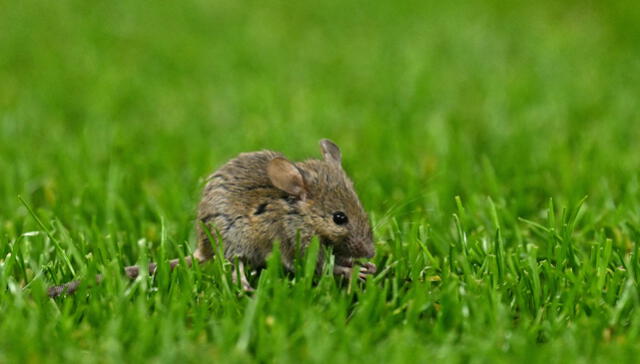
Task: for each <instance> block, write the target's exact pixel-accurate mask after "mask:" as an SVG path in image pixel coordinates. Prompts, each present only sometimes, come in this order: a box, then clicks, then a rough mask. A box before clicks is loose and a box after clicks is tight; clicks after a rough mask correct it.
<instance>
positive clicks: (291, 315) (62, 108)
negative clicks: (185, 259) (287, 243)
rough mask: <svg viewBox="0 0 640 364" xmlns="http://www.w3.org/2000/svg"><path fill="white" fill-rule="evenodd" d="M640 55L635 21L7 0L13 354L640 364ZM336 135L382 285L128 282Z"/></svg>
mask: <svg viewBox="0 0 640 364" xmlns="http://www.w3.org/2000/svg"><path fill="white" fill-rule="evenodd" d="M178 4H179V5H178ZM639 57H640V6H638V4H637V2H628V3H625V2H619V1H616V2H611V3H606V4H605V3H602V4H601V3H600V2H595V1H594V2H583V1H575V2H572V1H569V2H556V1H543V2H535V3H531V4H530V3H510V4H507V3H503V2H498V1H483V2H474V1H457V0H454V1H451V2H449V1H429V2H415V3H414V2H406V1H398V2H370V1H326V2H315V1H314V2H311V1H309V2H307V1H301V2H293V1H279V2H271V1H269V2H264V1H249V2H240V1H182V2H178V3H177V4H176V5H169V4H166V3H165V2H160V3H158V2H134V1H131V2H86V1H67V0H65V1H54V2H42V1H39V2H36V1H31V0H26V1H3V2H0V362H1V363H15V362H44V361H53V362H69V361H71V362H86V361H97V362H121V361H128V362H137V361H151V362H176V361H178V360H181V361H182V360H186V361H191V362H196V361H205V362H207V361H224V362H235V361H238V362H246V361H262V362H264V361H277V362H292V363H295V362H299V361H300V360H306V361H311V362H327V361H335V362H351V361H359V362H364V363H367V362H399V363H402V362H428V361H435V362H490V363H495V362H504V361H517V362H522V361H527V362H545V363H549V362H563V363H564V362H585V361H598V362H618V361H629V362H633V361H635V360H637V357H638V355H640V344H639V342H640V288H639V286H638V280H639V279H640V257H639V253H640V251H639V249H640V246H639V244H640V150H639V149H638V145H639V144H638V141H639V140H640V119H639V116H638V100H640V62H639V61H638V59H640V58H639ZM323 137H328V138H331V139H333V140H334V141H336V142H337V143H338V144H339V145H340V146H341V147H342V150H343V154H344V164H345V167H346V169H347V170H348V172H349V174H350V175H351V176H352V178H353V179H354V181H355V183H356V188H357V190H358V192H359V195H360V198H361V200H362V201H363V204H364V205H365V207H366V208H367V210H368V211H370V213H371V216H372V219H373V222H374V224H375V229H374V230H375V236H376V242H377V243H376V244H377V252H378V254H377V255H376V257H375V259H374V261H375V263H376V264H377V265H378V267H379V270H380V274H378V275H377V276H376V277H375V278H373V279H371V280H369V281H367V282H366V284H363V285H357V284H356V285H352V286H350V287H343V286H341V285H340V284H339V283H338V282H336V281H335V280H334V278H333V277H331V276H330V275H327V274H325V275H323V276H322V277H319V278H317V279H316V283H315V284H313V277H311V276H310V275H309V274H305V273H300V274H299V275H297V276H296V277H286V276H285V275H283V273H282V269H281V267H280V266H279V265H278V264H274V261H272V262H270V265H269V267H268V269H266V270H265V271H263V273H262V275H261V276H260V277H259V278H257V277H256V278H255V280H256V282H255V284H256V285H257V287H258V289H257V292H256V293H255V294H254V295H249V296H248V295H244V294H242V293H240V291H239V289H238V288H237V287H235V286H233V285H232V284H231V280H230V273H229V270H228V269H226V270H225V269H223V267H222V264H221V263H222V261H221V260H217V261H216V262H214V264H208V265H206V266H201V267H194V268H191V269H186V268H179V269H177V270H176V271H174V272H173V273H169V272H167V270H166V269H164V270H161V271H160V272H159V274H158V275H157V277H156V278H155V279H139V280H137V281H135V282H133V283H131V282H129V281H127V280H126V279H125V277H123V275H122V273H121V272H122V267H123V266H125V265H130V264H134V263H142V262H145V261H150V260H154V261H162V260H165V259H168V258H171V257H176V256H180V255H182V254H186V253H189V252H191V251H192V250H193V246H194V244H195V238H194V231H193V230H194V229H193V219H194V216H195V207H196V204H197V202H198V198H199V194H200V190H201V188H202V186H203V180H204V177H205V176H206V175H207V174H208V173H209V172H211V171H212V170H214V169H215V168H216V167H217V166H219V165H221V164H222V163H223V162H224V161H226V160H227V159H229V158H231V157H233V156H234V155H236V154H237V153H240V152H245V151H252V150H257V149H261V148H269V149H275V150H279V151H282V152H284V153H285V154H287V155H288V156H289V157H291V158H292V159H304V158H308V157H318V156H319V150H318V149H319V148H318V145H317V141H318V140H319V139H321V138H323ZM19 196H21V197H22V198H23V199H24V200H25V202H26V205H25V204H23V203H22V202H21V201H20V199H19ZM585 196H588V197H587V198H586V200H584V203H582V202H583V198H584V197H585ZM27 206H29V207H30V208H33V210H34V212H35V214H36V215H37V216H38V217H39V219H40V220H41V221H42V224H43V226H40V225H39V224H38V223H37V221H36V219H35V218H34V216H32V215H31V214H30V212H29V210H28V208H27ZM300 264H301V265H302V264H303V262H301V263H300ZM302 271H306V272H309V271H310V270H308V269H307V270H302ZM97 272H100V273H103V274H105V275H106V276H107V279H106V280H105V281H104V282H103V283H102V284H100V285H98V286H95V287H93V288H91V289H88V290H81V291H80V292H79V293H78V294H76V295H75V296H72V297H67V298H64V299H59V300H51V299H49V298H47V297H46V294H45V289H46V286H48V285H49V284H57V283H62V282H65V281H68V280H71V279H73V278H78V277H92V276H93V275H95V274H96V273H97Z"/></svg>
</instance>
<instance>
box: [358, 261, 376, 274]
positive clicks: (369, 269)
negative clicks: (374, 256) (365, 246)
mask: <svg viewBox="0 0 640 364" xmlns="http://www.w3.org/2000/svg"><path fill="white" fill-rule="evenodd" d="M376 271H377V268H376V265H375V264H373V263H371V262H366V263H362V264H361V265H360V272H363V273H365V274H375V273H376Z"/></svg>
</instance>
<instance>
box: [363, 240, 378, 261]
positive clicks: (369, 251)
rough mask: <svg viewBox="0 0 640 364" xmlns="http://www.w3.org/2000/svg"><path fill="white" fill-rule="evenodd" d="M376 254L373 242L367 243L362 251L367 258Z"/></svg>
mask: <svg viewBox="0 0 640 364" xmlns="http://www.w3.org/2000/svg"><path fill="white" fill-rule="evenodd" d="M375 255H376V249H375V248H374V246H373V244H370V245H367V246H366V248H365V251H364V254H363V256H364V257H365V258H367V259H371V258H373V257H374V256H375Z"/></svg>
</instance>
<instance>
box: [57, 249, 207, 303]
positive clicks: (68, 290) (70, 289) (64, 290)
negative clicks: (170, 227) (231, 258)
mask: <svg viewBox="0 0 640 364" xmlns="http://www.w3.org/2000/svg"><path fill="white" fill-rule="evenodd" d="M204 261H206V260H203V259H199V257H198V256H197V257H196V262H199V263H202V262H204ZM184 262H185V263H186V264H187V266H188V267H190V266H191V264H192V263H193V259H192V258H191V257H185V258H184ZM178 264H180V259H172V260H170V261H169V266H170V268H171V270H173V269H174V268H175V267H176V266H177V265H178ZM157 270H158V264H156V263H149V266H148V267H147V271H148V272H149V275H155V274H156V271H157ZM124 273H125V275H126V276H127V277H129V278H130V279H136V278H138V276H139V275H140V267H138V266H137V265H131V266H128V267H124ZM102 279H103V276H102V274H98V275H96V283H100V282H101V281H102ZM80 285H82V281H80V280H76V281H71V282H69V283H65V284H61V285H58V286H51V287H49V288H47V294H48V295H49V297H51V298H56V297H58V296H61V295H63V294H64V295H71V294H73V293H75V292H76V291H77V290H78V288H79V287H80Z"/></svg>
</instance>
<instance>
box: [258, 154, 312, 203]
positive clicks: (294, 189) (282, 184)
mask: <svg viewBox="0 0 640 364" xmlns="http://www.w3.org/2000/svg"><path fill="white" fill-rule="evenodd" d="M267 175H268V176H269V179H270V180H271V183H272V184H273V185H274V186H275V187H276V188H278V189H280V190H282V191H284V192H286V193H288V194H290V195H293V196H297V197H299V198H300V199H302V200H304V199H305V198H306V192H307V189H306V187H305V185H304V178H303V177H302V173H300V170H299V169H298V168H297V167H296V166H295V165H294V164H293V163H291V162H289V161H288V160H287V159H285V158H282V157H276V158H273V159H272V160H271V161H269V164H268V165H267Z"/></svg>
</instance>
